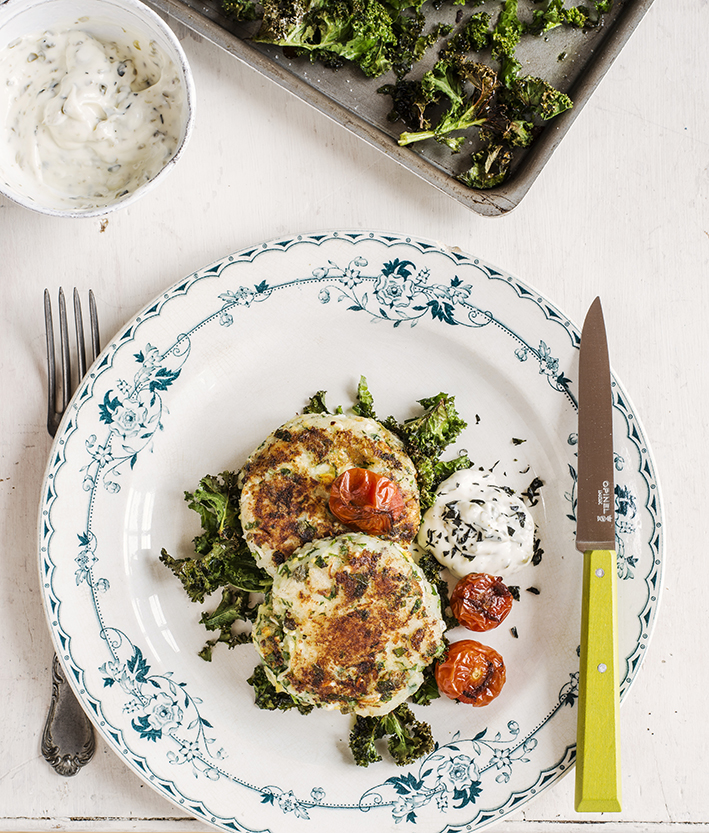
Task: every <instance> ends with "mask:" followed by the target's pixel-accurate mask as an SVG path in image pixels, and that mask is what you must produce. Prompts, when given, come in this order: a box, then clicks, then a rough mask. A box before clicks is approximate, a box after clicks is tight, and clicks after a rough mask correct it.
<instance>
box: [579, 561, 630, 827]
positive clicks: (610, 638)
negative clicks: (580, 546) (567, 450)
mask: <svg viewBox="0 0 709 833" xmlns="http://www.w3.org/2000/svg"><path fill="white" fill-rule="evenodd" d="M583 562H584V563H583V599H582V608H581V665H580V674H579V701H578V707H579V715H578V734H577V740H576V810H577V811H578V812H581V813H607V812H619V811H620V809H621V795H620V720H619V713H618V710H619V696H618V662H617V656H618V645H617V627H616V617H617V594H616V582H615V580H614V577H615V571H616V555H615V552H613V551H609V550H590V551H588V552H585V553H584V556H583ZM589 620H590V621H592V622H593V629H592V630H589ZM589 703H594V704H596V705H595V706H594V708H588V705H589ZM600 704H604V705H605V707H604V708H599V707H598V706H599V705H600Z"/></svg>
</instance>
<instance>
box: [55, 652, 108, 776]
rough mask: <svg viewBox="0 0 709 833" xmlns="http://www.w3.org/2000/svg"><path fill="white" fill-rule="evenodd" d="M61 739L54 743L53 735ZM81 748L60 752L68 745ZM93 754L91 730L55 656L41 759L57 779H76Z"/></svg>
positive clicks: (94, 748) (93, 743) (93, 737)
mask: <svg viewBox="0 0 709 833" xmlns="http://www.w3.org/2000/svg"><path fill="white" fill-rule="evenodd" d="M55 730H56V733H57V735H58V736H59V735H61V736H60V737H57V741H58V744H57V742H55V737H54V733H55ZM77 741H78V742H79V743H80V742H81V741H83V745H82V746H81V747H80V748H79V749H77V750H76V751H72V752H63V753H62V751H61V750H62V749H66V748H67V747H68V746H69V745H70V744H74V746H76V745H77ZM95 751H96V738H95V735H94V731H93V726H92V725H91V723H90V722H89V720H88V719H87V717H86V715H85V714H84V712H83V710H82V708H81V706H80V705H79V704H78V702H77V700H76V698H75V697H74V695H73V693H72V691H71V689H70V688H69V685H68V683H67V681H66V678H65V677H64V672H63V671H62V667H61V665H60V664H59V660H58V659H57V657H56V655H55V656H54V661H53V662H52V702H51V704H50V706H49V711H48V713H47V720H46V722H45V724H44V731H43V732H42V755H43V757H44V758H45V760H46V761H47V762H48V763H50V764H51V765H52V766H53V767H54V769H55V770H56V771H57V773H58V774H59V775H65V776H69V775H76V773H77V772H78V771H79V770H80V769H81V767H82V766H84V764H87V763H88V762H89V761H90V760H91V758H92V757H93V754H94V752H95Z"/></svg>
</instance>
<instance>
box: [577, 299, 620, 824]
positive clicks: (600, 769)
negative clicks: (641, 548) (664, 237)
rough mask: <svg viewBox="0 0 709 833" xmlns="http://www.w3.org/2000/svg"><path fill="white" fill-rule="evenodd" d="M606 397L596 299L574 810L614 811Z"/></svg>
mask: <svg viewBox="0 0 709 833" xmlns="http://www.w3.org/2000/svg"><path fill="white" fill-rule="evenodd" d="M613 469H614V461H613V398H612V392H611V377H610V362H609V358H608V344H607V339H606V327H605V322H604V319H603V309H602V307H601V300H600V298H596V299H595V301H594V302H593V303H592V304H591V306H590V308H589V310H588V313H587V315H586V319H585V321H584V324H583V329H582V331H581V347H580V355H579V430H578V509H577V525H576V548H577V549H578V550H581V552H583V554H584V555H583V591H582V607H581V653H580V665H579V698H578V709H579V711H578V727H577V742H576V796H575V808H576V811H577V812H581V813H588V812H619V811H620V810H621V789H620V720H619V708H620V702H619V700H620V698H619V684H618V683H619V681H618V626H617V590H616V580H617V579H616V553H615V511H614V503H615V494H614V488H615V487H614V477H613Z"/></svg>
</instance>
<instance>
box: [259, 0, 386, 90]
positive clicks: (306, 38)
mask: <svg viewBox="0 0 709 833" xmlns="http://www.w3.org/2000/svg"><path fill="white" fill-rule="evenodd" d="M392 27H393V22H392V18H391V15H390V14H389V12H388V11H387V9H386V8H385V7H384V5H383V4H382V3H380V2H378V0H263V18H262V21H261V28H260V29H259V31H258V33H257V34H256V35H255V36H254V40H255V41H256V42H258V43H269V44H274V45H277V46H285V47H291V48H295V49H296V50H298V52H299V53H301V54H309V55H310V57H311V60H324V61H325V63H329V64H330V65H333V66H337V65H338V64H340V63H342V62H344V61H352V62H353V63H355V64H358V65H359V67H360V68H361V70H362V72H363V73H364V74H365V75H367V76H370V77H376V76H378V75H382V74H383V73H385V72H386V71H387V70H389V69H390V67H391V61H390V60H389V58H388V56H387V46H389V45H390V44H393V43H395V42H396V36H395V34H394V30H393V28H392Z"/></svg>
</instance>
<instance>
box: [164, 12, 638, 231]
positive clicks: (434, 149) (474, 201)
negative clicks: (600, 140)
mask: <svg viewBox="0 0 709 833" xmlns="http://www.w3.org/2000/svg"><path fill="white" fill-rule="evenodd" d="M148 2H149V4H150V5H151V6H152V7H153V8H155V9H157V10H158V11H162V12H164V13H166V14H168V15H170V16H172V17H173V18H175V19H176V20H179V21H180V22H182V23H184V24H185V25H187V26H188V27H190V28H191V29H193V30H194V31H196V32H198V33H199V34H201V35H203V36H204V37H206V38H207V39H208V40H210V41H212V42H213V43H215V44H216V45H217V46H220V47H221V48H223V49H225V50H227V51H228V52H229V53H231V54H233V55H235V56H236V57H237V58H239V59H240V60H242V61H244V62H245V63H247V64H249V65H250V66H251V67H253V68H254V69H256V70H258V71H259V72H261V73H262V74H263V75H265V76H267V77H268V78H270V79H272V80H273V81H275V82H276V83H278V84H280V85H281V86H283V87H284V88H286V89H287V90H290V91H291V92H292V93H293V94H295V95H297V96H298V97H299V98H301V99H303V100H304V101H306V102H308V103H309V104H311V105H312V106H313V107H315V108H316V109H317V110H319V111H320V112H322V113H325V114H326V115H328V116H330V117H331V118H332V119H334V120H335V121H336V122H338V123H339V124H341V125H343V126H344V127H346V128H347V129H348V130H350V131H351V132H352V133H354V134H356V135H357V136H359V137H360V138H362V139H364V140H365V141H366V142H368V143H369V144H371V145H374V146H375V147H377V148H379V149H380V150H381V151H382V152H383V153H385V154H386V155H387V156H389V157H390V158H391V159H394V160H395V161H396V162H398V163H399V164H401V165H403V166H404V167H405V168H407V169H408V170H410V171H413V172H414V173H416V174H418V175H419V176H420V177H422V178H423V179H424V180H426V181H427V182H429V183H431V184H432V185H434V186H436V187H437V188H439V189H440V190H441V191H443V192H445V193H447V194H449V195H450V196H452V197H454V198H455V199H457V200H459V201H460V202H461V203H463V204H464V205H467V206H468V207H469V208H471V209H472V210H473V211H476V212H478V213H479V214H484V215H488V216H499V215H501V214H504V213H506V212H508V211H510V210H511V209H513V208H514V207H515V206H516V205H517V204H518V203H519V202H520V200H521V199H522V197H523V196H524V195H525V194H526V193H527V191H528V190H529V188H530V186H531V185H532V183H533V182H534V180H535V179H536V177H537V176H538V174H539V172H540V171H541V169H542V168H543V167H544V165H545V164H546V162H547V160H548V159H549V158H550V156H551V155H552V153H553V152H554V149H555V148H556V147H557V145H558V144H559V142H560V141H561V139H562V138H563V136H564V135H565V133H566V132H567V130H568V129H569V127H570V126H571V124H572V123H573V121H574V119H575V118H576V116H578V114H579V112H580V111H581V109H582V107H583V105H584V104H585V102H586V101H587V100H588V99H589V97H590V96H591V94H592V93H593V91H594V89H595V88H596V86H597V85H598V83H599V82H600V80H601V78H602V77H603V76H604V74H605V73H606V71H607V70H608V68H609V67H610V65H611V64H612V63H613V61H614V59H615V58H616V56H617V55H618V53H619V52H620V50H621V49H622V47H623V45H624V44H625V42H626V41H627V39H628V38H629V37H630V35H631V33H632V31H633V30H634V29H635V27H636V26H637V25H638V23H639V22H640V20H641V19H642V17H643V15H644V14H645V12H646V11H647V9H648V8H649V7H650V4H651V3H652V0H616V2H615V3H614V5H613V8H612V10H611V11H610V12H609V13H608V14H606V15H605V16H604V19H603V21H602V24H601V25H599V26H597V27H595V28H591V29H588V30H585V31H581V30H579V29H573V28H571V27H568V26H563V27H562V26H559V27H557V28H556V29H553V30H551V31H550V32H548V33H547V34H546V35H544V36H541V37H536V36H531V35H530V36H528V37H524V38H523V39H522V42H521V43H520V45H519V47H518V49H517V58H518V59H519V60H520V61H521V63H522V71H523V72H524V73H525V74H531V75H538V76H540V77H542V78H544V79H545V80H547V81H549V82H550V83H551V84H553V85H554V86H555V87H556V88H557V89H560V90H562V91H563V92H565V93H568V95H570V96H571V98H572V100H573V102H574V106H573V108H572V109H571V110H567V111H566V112H565V113H562V114H561V115H560V116H557V117H556V118H555V119H552V120H551V121H549V122H548V123H547V125H546V126H545V127H544V128H543V130H542V132H541V133H540V135H539V136H538V137H537V138H536V139H535V141H534V143H533V144H532V146H531V147H530V148H529V149H526V150H519V151H518V152H517V155H516V157H515V159H514V162H513V165H512V170H511V174H510V176H509V177H508V179H507V180H506V181H505V182H504V183H503V184H501V185H499V186H497V187H495V188H491V189H488V190H477V189H471V188H469V187H467V186H466V185H464V184H463V183H461V182H459V181H457V180H456V176H457V175H458V174H459V173H461V172H463V171H465V170H466V169H467V168H469V167H470V153H471V151H472V150H473V149H474V146H473V144H472V143H471V144H470V145H469V146H464V147H463V149H462V150H461V152H460V153H457V154H452V153H451V151H450V150H449V149H448V148H447V147H445V146H444V145H441V144H439V143H437V142H435V141H433V140H429V141H427V142H419V143H417V144H416V145H414V146H411V147H399V145H398V144H397V138H398V136H399V133H401V132H402V130H404V129H405V128H404V127H403V126H402V124H401V123H400V122H399V123H392V122H391V121H389V119H388V118H387V115H388V113H389V111H390V109H391V98H390V97H389V96H388V95H380V94H378V93H377V89H378V88H379V87H380V86H381V85H382V84H385V83H393V81H394V80H395V78H394V75H393V73H392V74H390V75H385V76H382V77H380V78H376V79H372V78H366V77H365V76H364V75H363V74H362V72H361V71H360V70H359V68H358V67H343V68H341V69H338V70H335V71H333V70H332V69H328V68H326V67H323V66H322V65H320V64H318V63H311V61H310V60H309V59H308V58H307V57H303V58H294V59H290V58H288V57H286V56H285V55H284V53H283V50H282V49H281V48H280V47H271V46H266V45H264V44H258V43H255V42H254V41H253V40H251V36H252V35H253V34H254V33H255V31H256V29H257V28H258V22H256V23H251V24H240V23H235V22H234V21H233V20H230V19H228V18H227V17H225V16H224V15H223V14H222V13H221V11H220V4H219V0H148ZM427 5H429V4H427ZM486 5H489V6H490V13H491V14H492V15H493V20H494V19H495V16H494V15H495V11H496V10H497V9H498V8H499V3H497V2H494V3H493V2H491V0H488V3H487V4H486V3H485V0H483V2H482V3H481V4H478V7H477V8H476V10H477V9H478V8H479V9H482V10H485V6H486ZM424 8H425V7H424ZM460 8H461V7H460V6H453V5H452V4H444V7H442V8H441V9H439V10H437V11H436V10H431V12H430V13H429V17H430V21H431V23H433V22H434V21H439V20H446V16H447V15H448V16H449V17H450V22H454V18H455V15H456V13H457V12H458V10H459V9H460ZM533 8H539V5H538V4H537V5H535V4H534V3H533V2H530V0H520V17H521V18H522V19H525V14H527V15H528V17H529V18H531V9H533ZM466 17H467V15H466ZM435 55H436V48H435V47H434V48H433V49H431V50H430V51H429V55H428V56H427V58H428V61H429V62H430V63H428V64H427V63H426V59H425V60H424V61H422V62H421V63H420V64H418V65H417V66H416V67H414V69H413V71H412V73H411V75H410V77H412V78H413V77H419V73H421V72H423V71H424V70H425V69H426V68H427V67H428V66H430V65H431V63H432V62H433V61H434V60H435ZM481 59H482V60H484V56H482V58H481ZM466 144H467V143H466Z"/></svg>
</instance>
